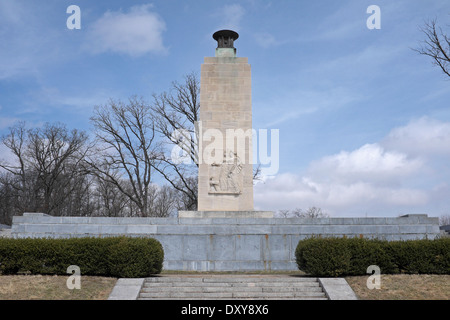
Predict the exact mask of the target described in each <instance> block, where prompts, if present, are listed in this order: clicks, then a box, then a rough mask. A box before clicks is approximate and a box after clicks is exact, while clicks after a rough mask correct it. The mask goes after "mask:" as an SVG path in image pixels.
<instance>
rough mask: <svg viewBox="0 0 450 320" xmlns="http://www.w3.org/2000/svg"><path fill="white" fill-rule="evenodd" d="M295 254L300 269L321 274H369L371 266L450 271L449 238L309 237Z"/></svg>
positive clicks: (390, 271) (395, 270) (389, 271)
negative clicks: (388, 239)
mask: <svg viewBox="0 0 450 320" xmlns="http://www.w3.org/2000/svg"><path fill="white" fill-rule="evenodd" d="M295 257H296V262H297V266H298V268H299V269H300V270H302V271H304V272H306V273H308V274H310V275H313V276H321V277H338V276H344V275H366V274H367V268H368V267H369V266H370V265H377V266H378V267H379V268H380V270H381V273H383V274H397V273H408V274H417V273H427V274H450V238H441V239H435V240H408V241H386V240H376V239H364V238H362V239H361V238H309V239H305V240H301V241H299V243H298V245H297V248H296V251H295Z"/></svg>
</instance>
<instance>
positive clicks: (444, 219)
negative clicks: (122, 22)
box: [439, 214, 450, 226]
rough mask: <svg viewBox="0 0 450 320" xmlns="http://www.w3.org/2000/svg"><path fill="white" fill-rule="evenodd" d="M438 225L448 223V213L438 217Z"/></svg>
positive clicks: (449, 216)
mask: <svg viewBox="0 0 450 320" xmlns="http://www.w3.org/2000/svg"><path fill="white" fill-rule="evenodd" d="M439 225H440V226H446V225H450V215H449V214H447V215H442V216H440V217H439Z"/></svg>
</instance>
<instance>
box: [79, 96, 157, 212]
mask: <svg viewBox="0 0 450 320" xmlns="http://www.w3.org/2000/svg"><path fill="white" fill-rule="evenodd" d="M91 121H92V123H93V125H94V127H95V134H96V140H97V145H98V149H97V151H96V155H95V156H91V157H89V159H88V161H87V162H88V164H89V166H90V167H91V169H92V170H91V172H92V173H93V174H94V175H96V176H97V177H98V178H99V179H102V180H103V181H105V182H107V183H110V184H112V185H114V186H115V187H116V188H117V189H118V190H120V192H121V193H123V194H124V195H125V196H126V197H127V198H128V199H129V200H130V201H131V202H132V203H133V204H134V205H135V206H136V207H137V208H138V213H137V214H138V215H139V216H148V215H149V214H150V211H149V205H148V201H149V196H150V183H151V181H152V173H153V169H154V168H155V167H156V166H157V163H156V161H157V160H158V159H160V158H161V154H162V153H161V149H160V146H159V144H158V143H157V142H156V140H155V125H154V120H153V117H152V114H151V109H150V107H149V106H148V105H147V104H146V103H144V102H143V100H142V99H138V98H136V97H132V98H130V99H129V101H128V103H127V104H124V103H123V102H121V101H118V102H116V101H113V100H111V101H110V102H109V104H108V105H105V106H100V107H96V108H95V111H94V116H92V117H91Z"/></svg>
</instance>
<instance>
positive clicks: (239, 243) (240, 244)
mask: <svg viewBox="0 0 450 320" xmlns="http://www.w3.org/2000/svg"><path fill="white" fill-rule="evenodd" d="M261 256H262V253H261V236H259V235H237V236H236V260H238V261H248V260H255V261H260V260H261Z"/></svg>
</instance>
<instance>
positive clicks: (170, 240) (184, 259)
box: [11, 30, 439, 271]
mask: <svg viewBox="0 0 450 320" xmlns="http://www.w3.org/2000/svg"><path fill="white" fill-rule="evenodd" d="M213 38H214V39H215V40H217V42H218V47H217V48H216V54H215V57H206V58H205V61H204V64H203V65H202V67H201V88H200V100H201V101H200V103H201V106H200V109H201V111H200V120H201V121H200V122H199V123H198V128H197V129H198V131H197V132H198V133H199V134H200V135H201V139H199V149H198V150H199V158H200V159H199V177H198V183H199V185H198V199H199V200H198V210H199V211H180V212H178V217H168V218H155V217H145V218H138V217H120V218H118V217H53V216H48V215H46V214H45V213H24V214H23V216H15V217H13V226H12V229H11V236H12V237H13V238H28V237H32V238H49V237H50V238H72V237H106V236H119V235H127V236H130V237H152V238H155V239H157V240H158V241H160V242H161V244H162V245H163V247H164V269H165V270H184V271H191V270H192V271H261V270H282V271H288V270H289V271H294V270H297V264H296V262H295V249H296V246H297V244H298V242H299V241H300V240H302V239H306V238H309V237H311V236H323V237H328V236H333V237H364V238H379V239H386V240H389V241H391V240H410V239H434V238H436V237H438V236H439V221H438V220H439V219H438V218H432V217H428V216H427V215H421V214H416V215H414V214H413V215H405V216H401V217H397V218H387V217H386V218H384V217H376V218H339V217H330V218H316V219H310V218H274V217H273V212H271V211H255V210H254V207H253V165H252V158H251V155H252V154H251V150H252V135H251V132H252V105H251V70H250V65H249V64H248V61H247V58H239V57H236V49H235V48H234V41H235V40H236V39H238V34H237V33H236V32H233V31H230V30H222V31H218V32H216V33H215V34H214V35H213ZM200 153H201V154H200Z"/></svg>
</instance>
